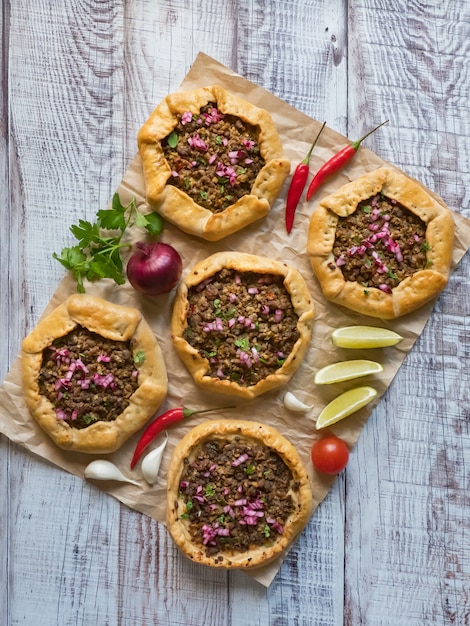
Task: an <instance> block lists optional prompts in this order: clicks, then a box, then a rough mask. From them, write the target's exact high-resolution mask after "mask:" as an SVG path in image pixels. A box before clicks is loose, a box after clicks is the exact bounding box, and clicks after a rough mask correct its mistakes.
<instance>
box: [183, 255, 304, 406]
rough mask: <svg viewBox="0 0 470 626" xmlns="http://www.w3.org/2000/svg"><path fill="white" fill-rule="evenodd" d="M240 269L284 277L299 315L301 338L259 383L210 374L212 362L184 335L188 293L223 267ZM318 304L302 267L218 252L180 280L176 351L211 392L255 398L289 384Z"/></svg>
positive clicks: (299, 362) (298, 362) (197, 378)
mask: <svg viewBox="0 0 470 626" xmlns="http://www.w3.org/2000/svg"><path fill="white" fill-rule="evenodd" d="M225 268H228V269H234V270H237V271H239V272H259V273H261V274H273V275H276V276H281V277H283V283H284V286H285V288H286V290H287V292H288V293H289V295H290V297H291V302H292V305H293V308H294V311H295V313H296V314H297V316H298V321H297V330H298V333H299V337H298V339H297V341H296V343H295V345H294V347H293V349H292V351H291V353H290V354H289V355H288V357H287V358H286V360H285V361H284V363H283V364H282V366H281V367H280V368H279V369H278V370H276V372H275V373H273V374H269V375H268V376H267V377H265V378H263V379H261V380H260V381H258V382H257V383H256V384H255V385H251V386H242V385H240V384H238V383H237V382H235V381H232V380H228V379H218V378H215V377H213V376H210V375H209V370H210V368H209V361H208V359H207V358H206V357H204V356H202V355H201V354H200V353H199V351H198V350H197V349H196V348H194V347H193V346H191V345H190V344H189V343H188V342H187V341H186V339H185V338H184V336H183V334H184V331H185V329H186V328H187V326H188V321H187V315H188V310H189V303H188V292H189V289H190V288H191V287H194V286H196V285H199V284H200V283H202V282H203V281H205V280H207V279H209V278H211V277H212V276H214V274H215V273H216V272H218V271H220V270H222V269H225ZM313 318H314V307H313V302H312V298H311V296H310V293H309V291H308V287H307V284H306V282H305V280H304V279H303V277H302V276H301V274H300V273H299V272H298V270H296V269H294V268H293V267H291V266H289V265H287V264H286V263H281V262H279V261H275V260H272V259H268V258H266V257H261V256H257V255H252V254H245V253H242V252H233V251H225V252H218V253H216V254H213V255H212V256H210V257H208V258H207V259H205V260H203V261H201V262H200V263H198V264H197V265H196V266H195V267H194V268H193V269H192V270H191V271H190V272H189V273H188V274H187V275H186V276H185V277H184V279H183V280H182V281H181V282H180V284H179V287H178V290H177V292H176V296H175V301H174V308H173V313H172V320H171V330H172V340H173V345H174V346H175V349H176V351H177V352H178V354H179V355H180V357H181V359H182V360H183V362H184V364H185V365H186V367H187V368H188V370H189V371H190V373H191V375H192V376H193V378H194V381H195V382H196V383H197V384H198V385H199V386H201V387H203V388H204V389H206V390H207V391H210V392H216V393H224V394H227V395H230V396H236V397H240V398H245V399H252V398H255V397H257V396H259V395H261V394H263V393H265V392H267V391H269V390H272V389H277V388H279V387H281V386H283V385H285V384H286V383H287V382H289V380H290V379H291V378H292V376H293V374H294V373H295V371H296V370H297V369H298V367H299V366H300V364H301V362H302V359H303V358H304V356H305V353H306V352H307V349H308V347H309V344H310V338H311V334H312V323H313Z"/></svg>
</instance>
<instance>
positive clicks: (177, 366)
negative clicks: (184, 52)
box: [0, 54, 470, 586]
mask: <svg viewBox="0 0 470 626" xmlns="http://www.w3.org/2000/svg"><path fill="white" fill-rule="evenodd" d="M212 84H220V85H222V86H223V87H225V88H226V89H228V90H229V91H232V92H234V93H236V94H238V95H240V96H241V97H243V98H245V99H247V100H249V101H250V102H252V103H253V104H256V105H257V106H260V107H262V108H265V109H267V110H268V111H270V113H271V114H272V117H273V119H274V122H275V124H276V126H277V128H278V130H279V133H280V135H281V138H282V140H283V144H284V148H285V152H286V155H287V156H288V157H289V158H290V159H291V162H292V167H291V170H293V169H294V167H295V165H296V164H297V163H299V161H301V160H302V159H303V158H304V156H305V154H306V153H307V151H308V148H309V147H310V144H311V142H312V141H313V139H314V138H315V136H316V135H317V133H318V131H319V129H320V126H321V124H320V123H319V122H318V121H316V120H313V119H311V118H309V117H307V116H306V115H304V114H302V113H300V112H299V111H297V110H296V109H294V108H293V107H292V106H290V105H288V104H286V103H285V102H283V101H281V100H279V99H278V98H276V97H275V96H273V95H272V94H270V93H269V92H267V91H265V90H264V89H262V88H261V87H259V86H257V85H255V84H253V83H250V82H249V81H247V80H245V79H244V78H242V77H241V76H239V75H237V74H235V73H234V72H232V71H231V70H230V69H228V68H226V67H224V66H223V65H221V64H219V63H218V62H216V61H215V60H213V59H211V58H210V57H208V56H206V55H204V54H199V55H198V56H197V58H196V60H195V62H194V64H193V66H192V68H191V70H190V72H189V73H188V75H187V76H186V78H185V79H184V81H183V83H182V85H181V86H180V88H179V90H187V89H192V88H195V87H202V86H207V85H212ZM157 104H158V103H155V105H157ZM346 141H347V140H346V138H345V137H343V136H342V135H340V134H338V133H336V132H334V131H333V130H331V129H329V128H325V129H324V131H323V133H322V135H321V139H320V141H319V143H318V145H317V147H316V149H315V151H314V154H313V155H312V158H311V171H316V170H317V169H318V168H319V167H320V166H321V165H322V164H323V163H324V161H325V160H326V159H328V158H329V157H331V156H332V155H333V154H334V153H335V152H337V151H338V149H340V148H341V147H343V146H344V145H345V143H346ZM384 164H385V163H384V161H383V160H382V159H380V158H379V157H378V156H377V155H375V154H374V153H372V152H371V151H369V150H367V149H365V148H361V149H360V151H359V152H358V154H357V156H356V157H355V159H354V161H353V162H352V163H351V164H350V165H349V166H348V168H346V169H345V170H344V171H343V172H342V173H340V174H338V175H337V176H335V177H332V179H331V180H330V181H329V182H328V181H327V182H326V184H325V185H324V187H323V189H322V191H321V195H327V194H329V193H332V192H333V191H335V190H336V189H338V187H339V186H340V185H342V184H344V183H346V182H349V180H353V179H354V178H357V177H358V176H360V175H361V174H363V173H366V172H367V171H370V170H372V169H375V168H377V167H380V166H382V165H384ZM387 165H388V164H387ZM289 180H290V179H288V181H287V182H286V184H285V185H284V188H283V191H282V194H281V196H280V197H279V198H278V199H277V201H276V202H275V204H274V206H273V208H272V210H271V212H270V213H269V215H268V216H267V217H266V218H265V219H264V220H261V221H259V222H257V223H255V224H252V225H251V226H249V227H248V228H245V229H244V230H243V231H242V232H240V233H238V234H234V235H232V236H230V237H227V238H226V239H224V240H222V241H219V242H216V243H207V242H205V241H203V240H200V239H198V238H196V237H191V236H189V235H186V234H184V233H182V232H181V231H179V230H178V229H177V228H175V227H173V226H172V225H170V224H167V225H166V226H165V230H164V232H163V235H162V238H161V239H162V241H164V242H167V243H171V244H172V245H173V246H174V247H175V248H176V249H177V250H178V251H179V252H180V254H181V256H182V259H183V264H184V271H185V272H187V271H188V270H189V269H190V268H192V267H193V266H194V265H195V264H196V263H197V262H198V261H200V260H202V259H204V258H205V257H207V256H209V255H210V254H213V253H214V252H218V251H222V250H238V251H242V252H248V253H252V254H260V253H261V252H262V254H263V255H264V256H267V257H271V258H273V259H278V260H282V261H284V262H286V263H288V264H290V265H293V266H295V267H296V268H297V269H298V270H299V271H300V272H301V274H302V275H303V276H304V278H305V279H306V281H307V283H308V286H309V288H310V292H311V294H312V297H313V300H314V303H315V321H314V325H313V336H312V341H311V345H310V348H309V351H308V353H307V355H306V358H305V360H304V362H303V363H302V365H301V367H300V369H299V370H298V371H297V373H296V374H295V375H294V377H293V378H292V380H291V382H290V384H289V385H288V389H289V390H290V391H291V392H293V393H294V395H296V396H297V397H298V398H299V399H300V400H302V401H303V402H305V403H306V404H308V405H312V406H313V408H312V409H311V410H309V411H308V412H306V413H292V412H289V411H288V410H287V409H286V408H285V407H284V405H283V401H282V399H283V396H284V394H285V392H286V391H287V388H284V389H282V390H280V391H276V392H269V393H267V394H265V395H263V396H262V397H261V398H258V399H256V400H253V401H248V402H244V401H238V400H237V401H236V404H237V406H236V408H234V409H230V410H224V411H218V412H215V413H214V414H211V413H209V414H205V415H202V416H199V417H198V416H194V417H193V418H189V419H187V420H186V421H184V422H182V423H181V424H177V425H175V426H174V427H172V428H170V429H169V430H168V431H167V432H168V436H169V440H168V445H167V447H166V449H165V453H164V456H163V459H162V464H161V468H160V474H159V478H158V482H157V483H156V485H154V486H150V485H148V484H147V483H146V482H145V480H144V479H143V478H142V474H141V469H140V463H139V464H138V465H137V466H136V468H135V469H134V470H133V471H131V470H130V467H129V463H130V460H131V458H132V454H133V450H134V447H135V445H136V442H137V441H138V439H139V436H140V433H137V434H136V435H134V437H132V438H131V439H130V440H129V441H128V442H127V443H126V444H125V445H124V446H123V447H122V448H121V449H120V450H119V451H117V452H115V453H113V454H111V455H107V458H108V459H109V460H111V461H112V462H114V463H115V464H116V465H117V466H118V467H119V468H120V469H121V471H122V472H123V473H124V474H125V475H126V476H128V477H130V478H132V479H133V480H137V481H140V486H139V487H135V486H133V485H128V484H124V483H115V482H113V483H111V482H98V481H93V482H94V483H95V484H96V485H97V486H98V487H99V488H100V489H102V490H104V491H106V492H107V493H109V494H110V495H112V496H114V497H115V498H117V499H118V500H119V501H120V502H122V503H124V504H126V505H127V506H129V507H131V508H132V509H135V510H136V511H140V512H141V513H144V514H145V515H149V516H150V517H152V518H154V519H155V520H157V521H158V522H161V523H163V524H164V523H165V514H166V475H167V468H168V462H169V458H170V456H171V452H172V450H173V448H174V446H175V444H176V443H177V442H178V441H179V439H180V438H181V437H182V436H183V435H184V434H185V433H186V432H187V431H188V430H189V429H191V428H192V427H193V426H195V425H196V424H198V423H200V422H202V421H204V420H207V419H210V418H211V417H225V418H243V419H252V420H257V421H260V422H265V423H267V424H270V425H271V426H274V427H275V428H277V429H278V430H279V431H280V432H281V433H282V434H283V435H285V436H286V437H287V438H288V439H289V440H290V441H291V442H292V443H293V444H294V445H295V447H296V448H297V450H298V451H299V453H300V455H301V456H302V458H303V460H304V462H305V465H306V467H307V469H308V471H309V474H310V476H311V482H312V489H313V494H314V506H315V508H316V507H317V506H318V504H319V503H320V502H321V501H322V500H323V498H324V497H325V496H326V495H327V493H328V490H329V489H330V487H331V485H332V484H333V482H334V480H335V478H334V477H326V476H322V475H321V474H319V473H317V472H315V470H314V469H313V467H312V463H311V459H310V450H311V447H312V444H313V442H314V440H315V439H316V438H317V437H319V436H321V435H318V433H317V432H316V431H315V419H316V417H317V415H318V414H319V412H320V411H321V409H322V408H323V407H324V406H325V405H326V404H327V403H328V402H329V401H330V400H332V399H333V397H335V396H336V395H338V394H339V393H341V392H342V391H345V390H346V389H347V388H350V387H352V386H355V385H357V382H356V383H355V382H354V381H353V382H352V383H350V384H349V385H348V384H345V383H343V384H338V385H324V386H315V385H314V383H313V378H314V374H315V372H316V371H317V370H318V369H319V368H321V367H323V366H324V365H327V364H329V363H333V362H336V361H339V360H345V359H348V358H361V357H364V358H372V359H375V360H378V361H380V362H381V363H382V364H383V366H384V370H383V372H382V373H381V374H380V375H377V376H375V377H374V378H373V379H371V380H369V379H368V384H371V385H373V386H374V387H375V388H376V389H377V391H378V398H377V399H376V401H375V402H374V403H371V404H370V405H368V406H367V407H366V408H364V409H362V410H361V411H359V412H357V413H356V414H354V415H353V416H350V417H349V418H348V419H347V420H344V421H343V422H340V423H339V424H337V425H336V427H334V428H332V429H331V430H332V431H334V432H335V433H336V434H338V435H339V436H341V437H342V438H343V439H344V440H345V441H346V442H347V443H348V445H349V446H350V447H353V446H354V444H355V443H356V441H357V440H358V438H359V435H360V433H361V430H362V428H363V426H364V424H365V423H366V421H367V419H368V418H369V416H370V415H371V413H372V410H373V408H374V406H375V405H376V404H377V402H378V401H379V399H380V397H381V396H382V395H383V394H384V393H385V391H386V389H387V387H388V386H389V385H390V383H391V381H392V379H393V377H394V376H395V374H396V373H397V371H398V369H399V367H400V365H401V363H402V362H403V359H404V358H405V356H406V354H407V353H408V351H409V350H410V349H411V348H412V346H413V344H414V342H415V341H416V339H417V338H418V337H419V335H420V333H421V332H422V330H423V328H424V326H425V324H426V322H427V320H428V318H429V316H430V315H431V312H432V309H433V305H434V303H429V304H427V305H425V306H424V307H422V308H421V309H420V310H418V311H417V312H415V313H412V314H410V315H407V316H406V317H403V318H401V319H399V320H396V321H391V322H387V323H386V324H385V325H386V327H388V328H391V329H393V330H395V331H396V332H398V333H400V334H401V335H402V336H403V337H404V340H403V342H401V343H400V344H398V346H396V347H393V348H387V349H384V350H372V351H367V353H366V351H349V352H348V351H346V350H341V349H338V348H336V347H335V346H333V344H332V342H331V339H330V335H331V332H332V331H333V330H334V329H335V328H338V327H340V326H346V325H351V324H371V325H376V326H381V325H384V324H382V323H381V321H380V320H376V319H372V318H367V317H365V316H363V315H360V314H357V313H354V312H350V311H347V310H345V309H342V308H340V307H338V306H336V305H334V304H331V303H329V302H327V301H326V300H325V299H324V298H323V296H322V293H321V290H320V288H319V285H318V283H317V281H316V279H315V278H314V276H313V273H312V269H311V266H310V262H309V259H308V258H307V256H306V252H305V250H306V239H307V229H308V223H309V218H310V215H311V213H312V210H313V209H314V206H315V203H314V202H311V203H309V204H304V205H303V206H299V209H298V212H297V215H296V221H295V227H294V229H293V231H292V233H291V235H287V234H286V231H285V227H284V206H285V197H286V194H287V187H288V182H289ZM117 191H118V193H119V195H120V197H121V201H122V202H123V203H127V202H128V201H130V200H131V198H132V197H133V196H135V198H136V200H137V204H138V206H139V207H140V208H141V209H142V210H143V211H144V212H148V210H149V207H148V206H147V204H146V202H145V198H144V196H145V185H144V180H143V175H142V168H141V161H140V157H139V156H138V155H137V156H136V157H135V158H134V160H133V162H132V163H131V165H130V167H129V169H128V171H127V172H126V173H125V175H124V178H123V180H122V182H121V184H120V186H119V188H118V189H117ZM321 195H320V197H321ZM433 195H434V194H433ZM437 200H438V201H439V202H441V203H443V202H442V200H440V199H439V198H437ZM454 218H455V223H456V239H455V247H454V254H453V268H452V269H454V268H455V266H456V265H457V263H458V262H459V261H460V260H461V258H462V257H463V255H464V254H465V252H466V251H467V249H468V247H469V246H470V221H469V220H466V219H465V218H463V217H462V216H461V215H458V214H454ZM140 235H141V236H142V234H141V233H140ZM138 236H139V233H133V237H135V238H136V239H137V238H138ZM75 291H76V285H75V282H74V281H73V279H72V278H71V277H70V276H69V275H67V276H66V277H65V278H64V279H63V281H62V282H61V283H60V284H59V286H58V289H57V290H56V292H55V293H54V295H53V297H52V299H51V301H50V303H49V305H48V307H47V308H46V310H45V312H44V315H45V314H47V313H49V312H50V311H51V310H52V309H53V308H55V307H56V306H57V305H59V304H60V303H61V302H63V301H64V300H65V299H66V298H67V297H68V296H69V295H70V294H72V293H74V292H75ZM87 293H90V294H92V295H99V296H101V297H103V298H106V299H107V300H110V301H112V302H116V303H119V304H125V305H130V306H135V307H137V308H139V309H140V310H141V311H142V312H143V314H144V316H145V318H146V319H147V321H148V322H149V324H150V325H151V327H152V329H153V330H154V332H155V335H156V337H157V339H158V341H159V343H160V345H161V347H162V350H163V353H164V357H165V362H166V366H167V369H168V377H169V391H168V396H167V398H166V400H165V402H164V404H163V405H162V406H161V407H160V410H159V411H158V414H160V413H161V412H163V411H165V410H166V409H168V408H171V407H176V406H181V405H183V404H184V406H186V407H189V408H195V409H197V408H208V407H214V408H215V407H218V406H224V405H231V404H233V399H232V398H228V397H224V396H223V395H218V394H207V393H205V392H202V391H201V390H200V389H198V388H196V387H195V385H194V383H193V380H192V378H191V377H190V375H189V374H188V372H187V370H186V369H185V367H184V365H183V364H182V362H181V361H180V359H179V357H178V356H177V354H175V352H174V350H173V348H172V343H171V338H170V318H171V309H172V301H173V298H174V292H173V293H171V294H168V295H166V296H159V297H156V298H151V297H146V296H141V295H139V294H137V293H136V292H135V291H134V290H133V289H132V288H131V287H130V286H129V285H127V284H126V285H124V286H117V285H115V284H114V283H112V282H110V281H108V280H103V281H101V282H100V283H94V284H90V285H87ZM351 354H353V355H354V356H351ZM0 432H2V433H3V434H4V435H6V436H7V437H8V438H9V439H10V440H11V441H14V442H15V443H18V444H20V445H22V446H24V447H25V448H27V449H28V450H30V451H31V452H33V453H35V454H38V455H39V456H41V457H43V458H44V459H47V460H48V461H50V462H51V463H53V464H54V465H56V466H58V467H60V468H62V469H64V470H66V471H68V472H71V473H72V474H75V475H77V476H80V477H83V476H84V470H85V467H86V466H87V464H88V463H89V462H90V461H92V460H93V459H95V458H97V457H95V456H90V455H84V454H78V453H71V452H66V451H63V450H60V449H59V448H57V447H56V446H55V445H54V444H53V443H52V441H51V440H50V439H49V437H48V436H47V435H45V434H44V433H43V432H42V431H41V429H40V428H39V427H38V426H37V424H36V422H35V421H34V420H33V419H32V418H31V416H30V414H29V412H28V410H27V409H26V407H25V404H24V400H23V394H22V389H21V378H20V356H18V357H17V358H16V360H15V361H14V363H13V365H12V367H11V369H10V371H9V373H8V376H7V378H6V379H5V381H4V383H3V385H2V388H1V390H0ZM162 440H163V435H161V436H160V437H159V438H157V440H156V441H155V444H154V445H155V446H156V445H158V444H159V443H160V442H161V441H162ZM150 449H152V448H150ZM281 562H282V559H281V558H279V559H278V560H277V561H275V562H274V563H272V564H271V565H268V566H265V567H263V568H260V569H257V570H256V571H251V572H247V573H248V574H249V575H250V576H252V577H253V578H254V579H256V580H257V581H259V582H260V583H261V584H263V585H265V586H269V584H270V583H271V582H272V580H273V578H274V577H275V575H276V573H277V572H278V570H279V568H280V566H281Z"/></svg>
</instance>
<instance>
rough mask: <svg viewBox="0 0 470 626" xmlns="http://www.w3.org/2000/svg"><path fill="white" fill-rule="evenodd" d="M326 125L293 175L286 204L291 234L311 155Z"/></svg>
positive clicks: (287, 221)
mask: <svg viewBox="0 0 470 626" xmlns="http://www.w3.org/2000/svg"><path fill="white" fill-rule="evenodd" d="M325 124H326V122H323V126H322V127H321V128H320V132H319V133H318V135H317V138H316V139H315V141H314V142H313V143H312V145H311V147H310V150H309V151H308V153H307V156H306V157H305V159H304V160H303V161H301V162H300V163H299V164H298V165H297V167H296V168H295V171H294V173H293V175H292V180H291V183H290V187H289V191H288V192H287V202H286V229H287V232H288V233H290V231H291V230H292V226H293V225H294V215H295V211H296V209H297V205H298V204H299V200H300V197H301V195H302V192H303V190H304V188H305V185H306V183H307V178H308V171H309V166H308V164H309V161H310V155H311V154H312V152H313V149H314V148H315V145H316V143H317V141H318V138H319V137H320V135H321V132H322V130H323V129H324V128H325Z"/></svg>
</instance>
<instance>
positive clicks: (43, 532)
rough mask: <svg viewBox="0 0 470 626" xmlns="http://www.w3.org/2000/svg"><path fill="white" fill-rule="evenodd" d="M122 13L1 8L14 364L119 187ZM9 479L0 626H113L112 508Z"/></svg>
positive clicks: (68, 480) (91, 497) (81, 487)
mask: <svg viewBox="0 0 470 626" xmlns="http://www.w3.org/2000/svg"><path fill="white" fill-rule="evenodd" d="M120 14H121V21H122V6H121V3H119V2H114V3H111V2H110V3H108V4H107V6H106V10H105V9H104V8H102V7H100V6H98V5H96V4H95V5H80V4H78V3H66V4H65V5H56V4H51V3H48V2H35V3H34V6H33V5H32V3H28V6H26V5H25V4H24V3H21V2H18V3H13V4H12V6H11V21H10V29H9V42H10V65H9V85H10V113H11V125H10V137H9V140H10V145H11V156H12V158H11V164H10V169H11V171H12V177H11V192H10V193H11V199H12V200H11V209H10V223H11V244H10V245H11V250H12V260H11V270H10V272H11V275H10V278H11V285H12V292H11V297H10V301H9V318H10V319H11V320H15V321H14V324H12V326H11V327H10V338H11V342H12V344H11V356H12V357H13V356H14V354H16V352H17V350H18V349H19V345H20V341H21V339H22V337H23V335H24V333H25V331H27V329H28V328H31V327H32V326H33V325H34V324H35V323H36V321H37V319H38V317H39V315H40V314H41V313H42V311H43V309H44V307H45V306H46V304H47V303H48V301H49V299H50V297H51V295H52V293H53V291H54V290H55V288H56V286H57V284H58V282H59V280H60V279H61V278H62V276H63V274H64V272H63V269H62V268H61V267H60V265H59V264H58V263H57V262H56V261H54V260H53V259H52V253H53V252H54V251H56V252H59V251H60V249H61V248H62V247H63V246H64V245H68V242H69V241H70V240H71V236H70V233H69V231H68V229H69V226H70V224H72V223H75V222H76V221H77V220H78V219H79V218H84V217H88V218H91V217H92V216H93V215H94V214H95V212H96V210H97V209H98V208H102V207H104V206H105V205H106V203H107V202H108V199H109V197H110V195H111V192H112V190H113V189H114V188H115V185H116V184H117V183H118V181H119V180H120V178H121V167H120V161H119V159H114V158H113V155H114V154H115V152H116V151H119V150H122V147H121V145H120V144H122V139H121V140H120V139H119V137H120V136H121V134H120V133H119V132H117V130H118V129H120V128H122V125H123V122H122V120H123V112H124V109H123V102H122V65H123V63H122V55H121V56H116V55H113V54H111V52H112V51H113V49H116V50H120V49H121V48H122V46H120V43H121V42H120V39H119V36H120V31H119V30H116V26H117V25H118V24H119V15H120ZM113 40H114V44H113ZM25 41H28V45H27V46H25V45H24V42H25ZM116 141H118V142H119V144H118V145H117V146H116V145H115V142H116ZM58 216H59V217H58ZM25 251H26V254H25ZM8 475H9V485H10V498H9V507H8V529H9V536H8V548H7V549H8V561H7V562H8V564H9V572H8V576H9V580H10V581H11V586H10V588H9V589H8V588H7V587H6V586H5V591H6V592H7V593H8V596H7V597H8V611H7V613H6V616H7V623H8V624H12V623H20V622H23V623H35V624H51V623H95V622H96V623H99V622H101V623H117V621H118V617H117V613H116V610H117V606H118V600H117V598H118V593H119V590H118V587H117V583H118V574H119V568H118V533H119V525H118V524H116V523H115V520H116V519H118V517H119V505H118V504H117V502H115V501H114V500H112V499H110V498H108V497H106V496H105V495H104V494H102V493H101V492H100V491H98V490H96V489H95V490H93V491H92V490H91V488H90V486H89V485H88V484H86V483H84V482H83V481H81V480H79V479H77V478H75V477H72V476H69V475H67V474H65V473H62V472H60V471H58V470H57V469H56V468H53V467H52V466H49V465H48V464H47V463H45V462H43V461H39V460H38V459H36V458H34V457H33V456H32V455H28V454H26V453H25V452H24V451H23V450H21V449H19V448H16V447H15V448H14V451H13V453H12V455H11V460H10V463H9V467H8ZM4 598H5V596H4Z"/></svg>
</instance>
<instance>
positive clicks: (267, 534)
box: [263, 524, 271, 539]
mask: <svg viewBox="0 0 470 626" xmlns="http://www.w3.org/2000/svg"><path fill="white" fill-rule="evenodd" d="M263 535H264V536H265V537H266V539H267V538H268V537H270V536H271V529H270V528H269V526H268V524H265V525H264V528H263Z"/></svg>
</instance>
